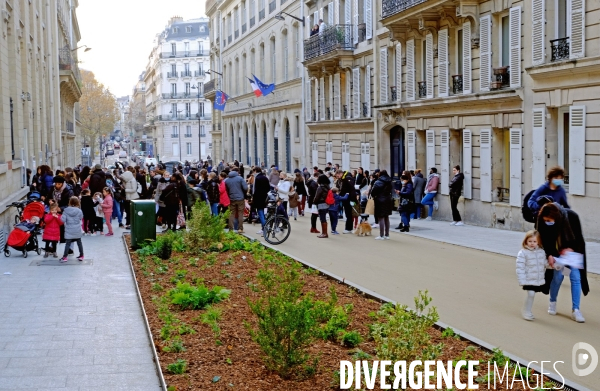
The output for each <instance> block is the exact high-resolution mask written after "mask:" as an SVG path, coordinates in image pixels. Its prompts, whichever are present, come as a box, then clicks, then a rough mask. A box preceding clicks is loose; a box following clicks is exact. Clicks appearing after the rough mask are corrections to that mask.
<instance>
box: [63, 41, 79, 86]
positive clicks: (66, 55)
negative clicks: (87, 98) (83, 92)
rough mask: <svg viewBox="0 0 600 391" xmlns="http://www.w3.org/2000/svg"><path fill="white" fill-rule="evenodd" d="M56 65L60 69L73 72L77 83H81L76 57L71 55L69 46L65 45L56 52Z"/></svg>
mask: <svg viewBox="0 0 600 391" xmlns="http://www.w3.org/2000/svg"><path fill="white" fill-rule="evenodd" d="M58 67H59V70H61V71H71V72H73V77H74V78H75V80H77V82H78V83H81V74H80V73H79V66H78V65H77V58H75V57H74V56H73V52H72V51H71V49H70V48H69V46H65V47H63V48H62V49H60V50H59V53H58Z"/></svg>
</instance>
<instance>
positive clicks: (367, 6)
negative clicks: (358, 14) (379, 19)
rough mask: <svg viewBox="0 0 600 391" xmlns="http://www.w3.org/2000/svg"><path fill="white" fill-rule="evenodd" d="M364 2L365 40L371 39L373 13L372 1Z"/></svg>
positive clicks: (366, 0)
mask: <svg viewBox="0 0 600 391" xmlns="http://www.w3.org/2000/svg"><path fill="white" fill-rule="evenodd" d="M364 1H365V25H366V27H367V32H366V34H365V38H366V39H371V38H373V13H372V12H371V9H372V8H373V5H372V1H373V0H364Z"/></svg>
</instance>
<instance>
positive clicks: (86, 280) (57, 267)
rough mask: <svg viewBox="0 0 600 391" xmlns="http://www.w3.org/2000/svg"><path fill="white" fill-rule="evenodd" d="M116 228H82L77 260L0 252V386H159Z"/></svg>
mask: <svg viewBox="0 0 600 391" xmlns="http://www.w3.org/2000/svg"><path fill="white" fill-rule="evenodd" d="M122 233H123V231H122V230H120V229H119V228H116V229H115V236H113V237H105V236H85V237H84V238H83V246H84V251H85V261H84V262H83V264H81V263H79V262H78V261H77V260H76V259H75V256H76V255H77V249H75V255H74V256H72V257H71V258H70V261H69V262H68V263H66V264H59V262H58V258H52V257H51V258H43V257H42V256H41V255H37V254H35V253H34V252H30V253H29V256H28V257H27V258H23V256H22V254H21V253H20V252H16V251H14V250H13V251H12V255H11V257H9V258H5V257H4V256H2V259H1V260H0V265H1V266H0V390H38V391H41V390H45V391H48V390H52V391H74V390H78V391H99V390H111V391H116V390H127V391H155V390H156V391H158V390H160V389H161V387H160V383H159V378H158V375H157V373H156V367H155V364H154V362H153V355H152V348H151V346H150V340H149V338H148V335H147V332H146V327H145V324H144V318H143V315H142V312H141V306H140V304H139V302H138V298H137V293H136V289H135V284H134V281H133V276H132V273H131V270H130V266H129V261H128V259H127V255H126V252H125V248H124V245H123V242H122V238H121V236H122ZM42 243H43V242H42ZM63 248H64V245H60V246H59V251H60V252H61V251H62V249H63ZM42 254H43V253H42ZM38 264H41V265H40V266H38ZM45 264H51V265H52V266H47V265H45ZM7 273H10V274H7Z"/></svg>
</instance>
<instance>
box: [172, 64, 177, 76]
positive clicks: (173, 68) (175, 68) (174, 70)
mask: <svg viewBox="0 0 600 391" xmlns="http://www.w3.org/2000/svg"><path fill="white" fill-rule="evenodd" d="M171 77H177V65H175V64H171Z"/></svg>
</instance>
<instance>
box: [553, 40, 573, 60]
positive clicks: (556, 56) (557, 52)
mask: <svg viewBox="0 0 600 391" xmlns="http://www.w3.org/2000/svg"><path fill="white" fill-rule="evenodd" d="M550 46H551V47H552V58H551V61H560V60H564V59H566V58H569V37H566V38H559V39H553V40H551V41H550Z"/></svg>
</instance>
